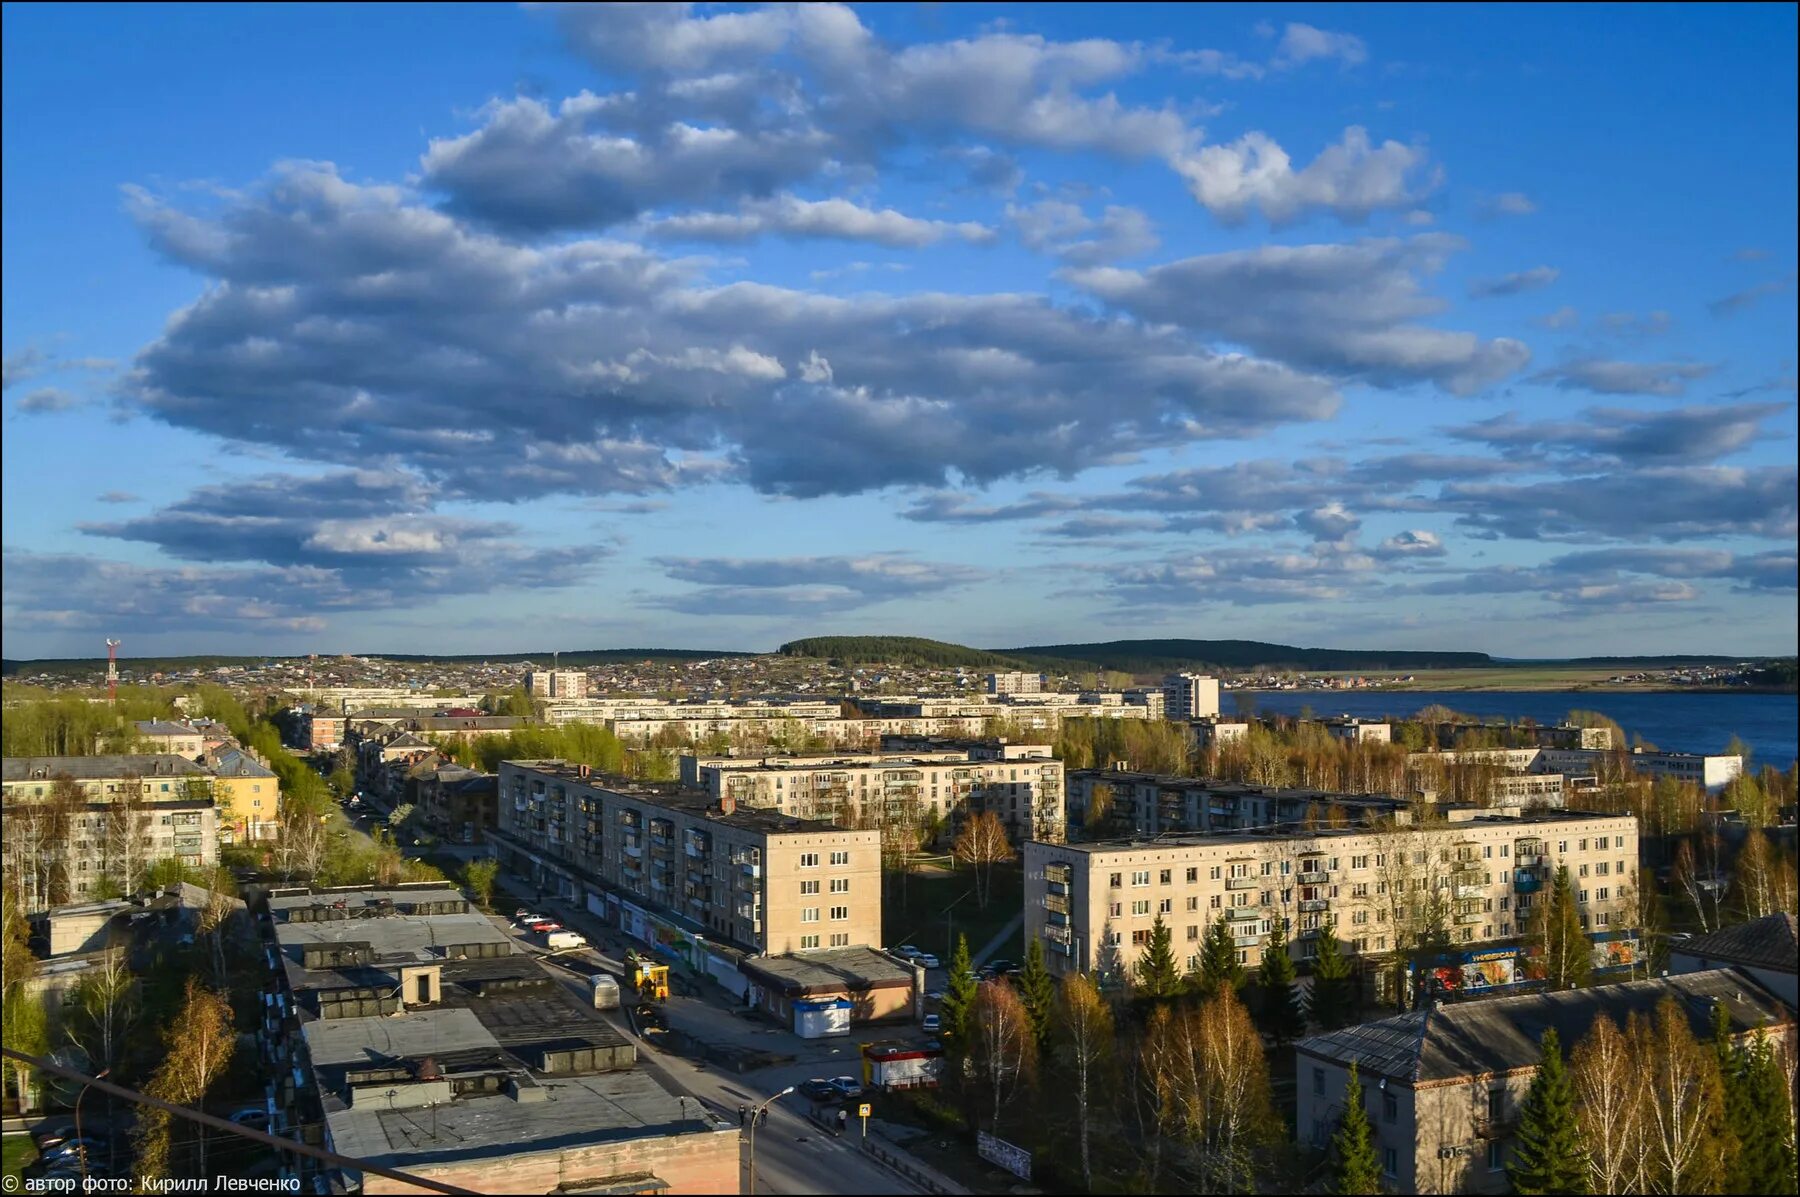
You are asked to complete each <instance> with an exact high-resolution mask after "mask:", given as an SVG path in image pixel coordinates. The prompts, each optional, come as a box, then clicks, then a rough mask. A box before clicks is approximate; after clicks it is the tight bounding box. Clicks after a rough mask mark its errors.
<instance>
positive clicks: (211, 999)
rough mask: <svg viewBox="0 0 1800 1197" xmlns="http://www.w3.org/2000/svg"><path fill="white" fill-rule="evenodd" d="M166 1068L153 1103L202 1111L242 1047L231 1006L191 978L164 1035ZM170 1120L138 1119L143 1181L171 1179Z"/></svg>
mask: <svg viewBox="0 0 1800 1197" xmlns="http://www.w3.org/2000/svg"><path fill="white" fill-rule="evenodd" d="M164 1040H165V1042H164V1050H165V1052H166V1055H165V1056H164V1058H163V1063H162V1066H161V1067H160V1068H158V1069H157V1070H156V1075H155V1076H153V1077H151V1078H150V1083H149V1085H148V1086H147V1088H146V1091H147V1092H148V1093H149V1094H150V1095H151V1096H152V1097H160V1098H162V1099H163V1100H164V1101H169V1102H173V1103H175V1104H176V1105H183V1106H195V1107H197V1106H199V1105H200V1104H201V1103H202V1102H203V1101H204V1100H205V1098H206V1091H207V1090H208V1089H209V1088H211V1087H212V1083H213V1082H214V1081H215V1080H217V1079H218V1078H219V1075H220V1074H221V1073H223V1072H224V1071H225V1066H226V1065H227V1064H229V1063H230V1062H231V1053H232V1050H233V1049H234V1048H235V1047H236V1046H237V1034H236V1032H235V1031H233V1030H232V1025H231V1006H230V1005H229V1004H228V1003H227V1002H226V1001H225V998H224V997H223V996H222V995H220V994H219V993H217V992H215V991H214V990H211V989H208V988H207V987H206V986H205V985H203V984H201V983H200V981H199V980H198V979H196V978H194V977H189V978H188V982H187V990H186V993H185V995H184V997H183V1000H182V1005H181V1012H180V1014H179V1015H177V1016H176V1019H175V1021H174V1022H173V1023H172V1024H170V1025H169V1026H168V1027H167V1028H166V1029H165V1031H164ZM169 1118H170V1115H169V1113H168V1112H167V1111H166V1110H161V1109H157V1108H155V1107H150V1106H146V1107H144V1109H143V1110H142V1111H140V1113H139V1116H138V1139H137V1148H138V1164H137V1169H138V1175H139V1176H140V1177H142V1178H154V1177H159V1176H164V1175H167V1173H168V1161H169V1148H170V1142H169ZM198 1131H199V1138H198V1140H197V1142H198V1146H199V1167H198V1169H197V1173H198V1175H201V1176H205V1175H206V1127H205V1126H203V1125H202V1126H198Z"/></svg>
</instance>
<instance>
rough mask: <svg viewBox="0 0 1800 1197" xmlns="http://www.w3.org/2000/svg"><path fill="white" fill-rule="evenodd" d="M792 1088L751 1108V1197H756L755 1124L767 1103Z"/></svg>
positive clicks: (786, 1093) (789, 1087) (781, 1096)
mask: <svg viewBox="0 0 1800 1197" xmlns="http://www.w3.org/2000/svg"><path fill="white" fill-rule="evenodd" d="M794 1089H795V1086H793V1085H789V1086H788V1087H787V1088H785V1089H783V1090H782V1091H781V1092H780V1093H777V1094H775V1095H774V1096H772V1097H768V1098H765V1099H764V1100H763V1101H761V1102H759V1103H758V1104H757V1105H756V1107H755V1108H754V1109H752V1110H751V1111H750V1194H751V1197H756V1124H757V1122H758V1121H760V1120H761V1118H762V1114H763V1111H764V1110H766V1109H768V1108H769V1104H770V1103H771V1102H774V1101H779V1100H780V1099H781V1098H783V1097H786V1096H787V1095H788V1094H790V1093H792V1092H793V1091H794Z"/></svg>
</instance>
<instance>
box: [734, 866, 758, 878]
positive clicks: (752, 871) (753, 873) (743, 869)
mask: <svg viewBox="0 0 1800 1197" xmlns="http://www.w3.org/2000/svg"><path fill="white" fill-rule="evenodd" d="M738 871H739V872H740V873H742V874H743V875H744V876H745V877H761V876H762V866H761V865H759V864H740V865H739V866H738Z"/></svg>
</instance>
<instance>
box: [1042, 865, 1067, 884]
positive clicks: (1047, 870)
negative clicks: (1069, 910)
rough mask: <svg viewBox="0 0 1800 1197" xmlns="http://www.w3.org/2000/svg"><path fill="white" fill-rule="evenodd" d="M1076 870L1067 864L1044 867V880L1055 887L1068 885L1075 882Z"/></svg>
mask: <svg viewBox="0 0 1800 1197" xmlns="http://www.w3.org/2000/svg"><path fill="white" fill-rule="evenodd" d="M1073 874H1074V870H1073V869H1071V868H1070V867H1069V866H1068V865H1066V864H1052V865H1045V866H1044V880H1046V881H1049V882H1051V883H1052V884H1055V885H1068V884H1069V883H1070V882H1071V881H1073V880H1074V876H1073Z"/></svg>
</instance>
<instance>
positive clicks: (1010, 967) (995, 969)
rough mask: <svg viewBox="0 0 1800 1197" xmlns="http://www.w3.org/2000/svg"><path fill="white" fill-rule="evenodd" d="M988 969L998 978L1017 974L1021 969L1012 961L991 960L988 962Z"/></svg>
mask: <svg viewBox="0 0 1800 1197" xmlns="http://www.w3.org/2000/svg"><path fill="white" fill-rule="evenodd" d="M987 967H988V971H989V972H990V973H992V974H993V975H994V976H996V977H997V976H1000V975H1001V974H1002V973H1010V972H1017V971H1018V968H1019V966H1018V965H1016V964H1014V963H1013V962H1012V961H1010V960H990V961H988V962H987Z"/></svg>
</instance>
